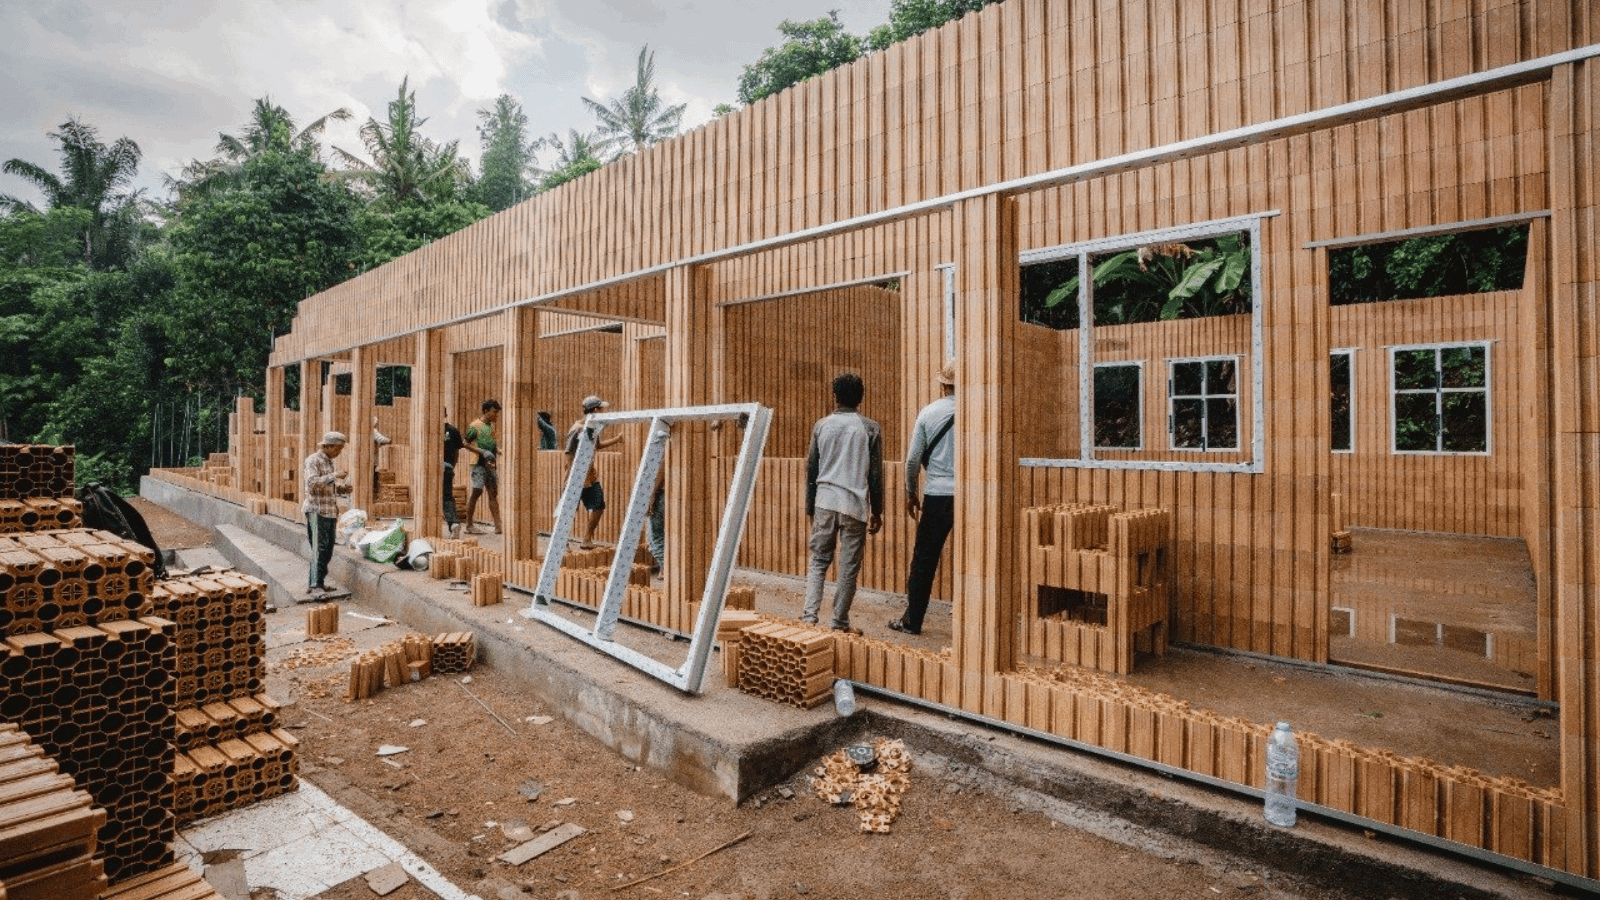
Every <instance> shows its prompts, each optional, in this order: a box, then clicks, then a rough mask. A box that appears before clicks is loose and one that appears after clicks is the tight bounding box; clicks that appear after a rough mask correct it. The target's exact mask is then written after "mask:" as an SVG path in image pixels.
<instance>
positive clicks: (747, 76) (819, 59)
mask: <svg viewBox="0 0 1600 900" xmlns="http://www.w3.org/2000/svg"><path fill="white" fill-rule="evenodd" d="M778 31H779V32H780V33H781V34H782V35H783V36H784V42H783V43H782V44H779V45H778V46H776V47H768V48H767V49H766V50H765V51H763V52H762V54H761V58H760V59H758V60H756V61H755V62H753V63H751V64H750V65H748V66H745V67H744V72H743V74H741V75H740V76H739V102H740V103H743V104H745V105H749V104H751V103H754V102H756V101H757V100H760V99H761V98H763V97H768V96H771V95H772V94H776V93H777V92H779V91H781V90H783V89H784V88H786V87H789V86H790V85H794V84H799V83H800V82H802V81H805V80H806V79H807V78H810V77H812V76H814V75H821V74H822V73H823V72H826V71H828V70H829V69H833V68H836V67H838V66H842V65H844V64H845V63H849V62H854V61H855V60H856V59H857V58H859V57H860V56H861V54H862V53H863V52H864V51H865V50H866V42H865V41H863V40H862V39H861V38H859V37H856V36H855V35H853V34H850V33H849V32H847V31H845V30H844V23H842V22H840V21H839V11H838V10H836V9H835V10H830V11H829V12H828V14H827V15H826V16H823V17H822V18H818V19H812V20H810V21H806V22H796V21H793V20H791V19H784V20H783V21H782V22H780V23H778Z"/></svg>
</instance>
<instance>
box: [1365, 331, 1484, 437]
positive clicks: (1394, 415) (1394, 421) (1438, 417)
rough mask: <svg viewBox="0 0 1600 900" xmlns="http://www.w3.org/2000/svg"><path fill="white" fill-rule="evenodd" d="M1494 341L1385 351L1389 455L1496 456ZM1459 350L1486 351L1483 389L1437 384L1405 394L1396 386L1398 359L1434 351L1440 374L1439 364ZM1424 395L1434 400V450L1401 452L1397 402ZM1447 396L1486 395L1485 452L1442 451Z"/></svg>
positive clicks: (1440, 343)
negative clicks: (1450, 352)
mask: <svg viewBox="0 0 1600 900" xmlns="http://www.w3.org/2000/svg"><path fill="white" fill-rule="evenodd" d="M1493 345H1494V341H1490V340H1479V341H1435V342H1432V343H1422V344H1394V345H1391V346H1388V347H1386V348H1385V349H1386V350H1388V352H1389V359H1388V365H1387V369H1388V374H1389V398H1388V399H1389V452H1390V453H1391V454H1393V455H1395V456H1493V455H1494V354H1493V353H1492V352H1491V350H1492V348H1493ZM1460 348H1477V349H1481V350H1482V351H1483V386H1482V387H1466V388H1447V387H1444V386H1443V384H1442V383H1441V384H1437V385H1435V386H1434V387H1433V388H1406V389H1404V390H1402V389H1400V388H1397V387H1396V386H1395V356H1396V355H1397V354H1399V353H1406V352H1410V351H1415V350H1431V351H1433V354H1434V360H1435V371H1436V372H1437V371H1439V368H1438V367H1439V365H1440V363H1439V362H1438V360H1439V358H1440V357H1441V355H1442V354H1443V353H1444V351H1446V350H1455V349H1460ZM1402 393H1404V394H1409V395H1422V394H1433V395H1434V397H1435V402H1434V409H1435V423H1436V424H1435V430H1434V447H1435V449H1433V450H1401V449H1400V448H1399V447H1398V446H1397V444H1398V442H1399V437H1400V431H1399V421H1398V412H1399V410H1398V409H1397V407H1398V405H1399V404H1398V401H1399V398H1400V396H1401V394H1402ZM1446 394H1482V395H1483V449H1482V450H1445V449H1440V448H1442V447H1443V444H1444V426H1443V411H1442V410H1443V406H1444V397H1445V395H1446Z"/></svg>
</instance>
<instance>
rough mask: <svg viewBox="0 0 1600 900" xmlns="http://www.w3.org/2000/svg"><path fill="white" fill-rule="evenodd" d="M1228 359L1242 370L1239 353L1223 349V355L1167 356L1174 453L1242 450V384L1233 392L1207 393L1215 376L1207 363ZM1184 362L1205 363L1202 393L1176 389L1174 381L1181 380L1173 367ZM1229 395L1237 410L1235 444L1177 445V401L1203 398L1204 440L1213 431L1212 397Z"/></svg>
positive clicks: (1169, 438) (1171, 448)
mask: <svg viewBox="0 0 1600 900" xmlns="http://www.w3.org/2000/svg"><path fill="white" fill-rule="evenodd" d="M1225 361H1226V362H1231V363H1233V370H1234V371H1235V372H1238V371H1239V357H1238V356H1235V355H1233V354H1229V353H1223V354H1219V355H1216V356H1172V357H1168V358H1167V360H1166V363H1167V449H1168V450H1169V451H1171V452H1173V453H1238V452H1239V441H1238V440H1237V437H1238V434H1239V429H1240V425H1241V423H1240V421H1239V418H1240V417H1239V393H1238V388H1237V387H1236V388H1234V392H1233V393H1231V394H1208V393H1205V390H1206V385H1207V384H1208V383H1209V382H1210V380H1211V379H1210V376H1209V375H1207V374H1206V371H1205V364H1206V363H1209V362H1225ZM1183 363H1200V364H1201V366H1200V391H1201V393H1198V394H1179V393H1176V391H1175V390H1174V387H1173V386H1174V383H1175V382H1176V381H1177V376H1176V375H1175V374H1174V372H1173V370H1174V368H1175V367H1177V366H1179V365H1181V364H1183ZM1225 398H1227V399H1232V400H1233V409H1234V412H1233V433H1234V437H1235V440H1234V442H1233V446H1232V447H1211V446H1202V447H1179V446H1177V445H1176V444H1174V443H1173V439H1174V437H1175V436H1176V434H1177V430H1178V429H1177V427H1176V426H1177V422H1178V411H1177V410H1176V409H1175V408H1174V407H1175V405H1176V404H1177V402H1178V401H1179V400H1180V399H1181V400H1199V401H1200V410H1201V417H1202V418H1201V423H1200V434H1201V439H1202V440H1204V439H1205V436H1206V435H1207V434H1209V433H1210V431H1211V429H1210V427H1209V425H1210V422H1211V404H1210V402H1209V401H1211V400H1221V399H1225Z"/></svg>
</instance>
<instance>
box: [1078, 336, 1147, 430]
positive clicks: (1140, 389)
mask: <svg viewBox="0 0 1600 900" xmlns="http://www.w3.org/2000/svg"><path fill="white" fill-rule="evenodd" d="M1117 367H1122V368H1133V369H1135V370H1136V371H1137V373H1138V378H1139V383H1138V386H1137V389H1136V390H1135V391H1134V399H1135V400H1137V401H1138V403H1139V416H1138V420H1137V421H1138V423H1139V442H1138V444H1137V445H1135V446H1132V447H1105V446H1101V445H1099V444H1095V445H1094V449H1096V450H1109V451H1112V452H1116V451H1119V450H1120V451H1130V452H1131V451H1134V450H1143V449H1144V413H1145V408H1144V385H1145V381H1144V360H1142V359H1120V360H1107V361H1105V362H1097V363H1095V364H1094V367H1093V369H1092V370H1091V372H1090V378H1091V379H1092V378H1093V375H1094V372H1097V371H1099V370H1100V369H1110V368H1117ZM1089 402H1090V404H1091V405H1092V404H1093V403H1094V385H1093V384H1092V383H1091V384H1090V385H1089ZM1089 418H1090V425H1091V427H1092V426H1093V420H1094V410H1093V409H1091V410H1089ZM1089 440H1090V442H1093V441H1094V435H1093V434H1090V435H1089Z"/></svg>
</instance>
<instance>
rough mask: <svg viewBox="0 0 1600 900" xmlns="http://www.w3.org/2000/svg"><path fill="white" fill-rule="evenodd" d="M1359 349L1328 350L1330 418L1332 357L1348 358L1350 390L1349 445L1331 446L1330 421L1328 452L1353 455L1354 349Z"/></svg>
mask: <svg viewBox="0 0 1600 900" xmlns="http://www.w3.org/2000/svg"><path fill="white" fill-rule="evenodd" d="M1359 349H1360V348H1359V347H1336V348H1334V349H1332V350H1329V351H1328V363H1329V365H1328V378H1329V382H1328V403H1329V409H1328V412H1329V414H1330V418H1331V414H1332V412H1333V409H1332V403H1333V381H1332V378H1333V365H1332V363H1333V358H1334V357H1335V356H1343V357H1346V358H1347V359H1348V360H1349V362H1348V364H1347V368H1348V369H1349V371H1350V385H1349V391H1350V429H1349V432H1350V433H1349V434H1348V435H1346V437H1347V438H1348V439H1349V441H1350V446H1349V447H1346V448H1345V449H1343V450H1339V449H1337V448H1335V447H1334V446H1333V434H1332V428H1333V423H1332V422H1331V421H1330V422H1329V423H1328V428H1329V434H1328V448H1329V449H1328V452H1330V453H1342V454H1345V455H1353V454H1354V453H1355V452H1356V351H1357V350H1359Z"/></svg>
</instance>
